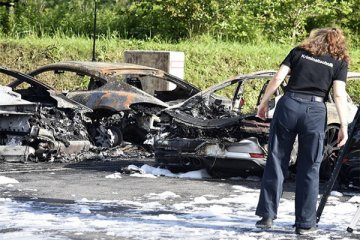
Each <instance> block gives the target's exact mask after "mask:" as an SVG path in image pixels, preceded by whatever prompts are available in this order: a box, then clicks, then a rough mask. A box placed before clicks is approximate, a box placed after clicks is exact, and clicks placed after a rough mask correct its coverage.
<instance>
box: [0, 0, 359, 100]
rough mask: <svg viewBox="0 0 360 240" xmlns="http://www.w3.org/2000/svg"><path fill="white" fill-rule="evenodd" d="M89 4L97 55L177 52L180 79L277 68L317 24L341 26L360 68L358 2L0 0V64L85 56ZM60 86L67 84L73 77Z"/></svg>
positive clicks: (207, 81)
mask: <svg viewBox="0 0 360 240" xmlns="http://www.w3.org/2000/svg"><path fill="white" fill-rule="evenodd" d="M95 3H96V6H97V41H96V60H97V61H110V62H122V61H123V53H124V51H125V50H167V51H183V52H184V53H185V58H186V59H185V79H186V80H187V81H189V82H191V83H192V84H194V85H196V86H198V87H199V88H201V89H204V88H206V87H209V86H211V85H213V84H215V83H218V82H221V81H223V80H225V79H227V78H229V77H231V76H234V75H237V74H241V73H249V72H252V71H258V70H266V69H276V68H277V67H278V65H279V64H280V62H281V61H282V59H283V58H284V57H285V56H286V54H287V53H288V51H289V50H290V49H291V48H292V47H294V46H295V45H296V44H297V43H298V42H299V41H300V40H301V39H302V38H303V37H304V36H306V35H308V33H309V31H310V30H311V29H313V28H316V27H323V26H340V27H341V28H342V29H343V30H344V32H345V34H346V36H347V38H348V40H349V50H350V54H351V57H352V62H351V65H350V71H360V49H359V46H360V37H359V36H360V29H359V24H358V19H359V18H360V15H359V14H360V0H347V1H343V0H304V1H298V0H272V1H270V0H259V1H247V0H222V1H220V0H93V1H87V0H64V1H53V0H26V1H25V0H0V19H1V22H0V51H1V53H2V54H0V61H1V65H2V66H5V67H8V68H12V69H16V70H19V71H24V72H27V71H29V70H31V69H34V68H36V67H38V66H41V65H43V64H47V63H53V62H57V61H63V60H91V59H92V40H91V37H92V31H93V13H94V9H95ZM8 81H9V79H1V80H0V83H1V84H5V83H7V82H8ZM59 84H60V85H58V86H55V87H56V88H58V89H59V90H72V89H75V88H76V87H77V86H76V84H78V83H74V82H70V81H69V82H62V83H59ZM51 85H53V84H51ZM254 89H257V87H256V86H254ZM253 92H254V93H253V94H254V97H255V96H256V95H257V93H255V91H253ZM348 92H349V93H350V95H351V96H352V98H353V99H354V100H355V101H356V102H358V103H360V81H352V82H350V83H349V84H348ZM250 95H251V94H250Z"/></svg>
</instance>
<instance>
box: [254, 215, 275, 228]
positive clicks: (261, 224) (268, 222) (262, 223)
mask: <svg viewBox="0 0 360 240" xmlns="http://www.w3.org/2000/svg"><path fill="white" fill-rule="evenodd" d="M272 225H273V219H272V218H265V217H263V218H262V219H261V220H259V221H257V222H256V224H255V226H256V227H257V228H263V229H267V228H271V227H272Z"/></svg>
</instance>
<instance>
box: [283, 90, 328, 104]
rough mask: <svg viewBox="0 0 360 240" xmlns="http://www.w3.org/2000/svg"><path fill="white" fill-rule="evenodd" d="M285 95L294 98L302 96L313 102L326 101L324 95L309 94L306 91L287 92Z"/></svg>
mask: <svg viewBox="0 0 360 240" xmlns="http://www.w3.org/2000/svg"><path fill="white" fill-rule="evenodd" d="M285 95H287V96H289V97H294V98H301V99H304V100H308V101H312V102H324V98H323V97H319V96H313V95H308V94H304V93H296V92H286V93H285Z"/></svg>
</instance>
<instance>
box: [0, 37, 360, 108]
mask: <svg viewBox="0 0 360 240" xmlns="http://www.w3.org/2000/svg"><path fill="white" fill-rule="evenodd" d="M292 47H293V46H291V45H282V44H274V43H268V42H264V43H260V44H256V45H255V44H243V43H237V42H223V41H216V40H214V39H212V38H210V37H207V36H204V37H200V38H197V39H193V40H185V41H182V42H179V43H167V42H158V41H156V40H152V41H142V40H122V39H117V38H101V39H99V40H97V42H96V58H97V61H112V62H122V61H123V53H124V51H125V50H168V51H183V52H184V53H185V79H186V80H187V81H189V82H191V83H192V84H194V85H195V86H198V87H199V88H201V89H204V88H206V87H209V86H211V85H213V84H215V83H218V82H221V81H224V80H225V79H227V78H229V77H232V76H235V75H238V74H241V73H249V72H252V71H258V70H267V69H277V68H278V66H279V64H280V63H281V61H282V60H283V58H285V56H286V54H287V53H288V52H289V50H290V49H291V48H292ZM0 50H1V54H0V61H1V65H2V66H3V67H8V68H11V69H16V70H19V71H23V72H27V71H29V70H31V69H34V68H37V67H39V66H41V65H44V64H47V63H53V62H58V61H63V60H91V58H92V40H91V39H89V38H84V37H63V36H57V37H45V38H37V37H26V38H18V39H8V38H4V37H0ZM350 54H351V57H352V62H351V65H350V71H360V49H359V48H356V49H350ZM6 81H7V80H4V79H1V80H0V83H1V84H4V83H6ZM67 86H69V87H70V88H76V86H71V84H70V85H69V84H67ZM348 92H349V94H350V95H351V96H352V97H353V99H355V100H356V101H357V102H360V97H359V95H360V94H359V93H360V81H351V82H350V83H349V84H348Z"/></svg>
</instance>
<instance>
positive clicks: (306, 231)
mask: <svg viewBox="0 0 360 240" xmlns="http://www.w3.org/2000/svg"><path fill="white" fill-rule="evenodd" d="M317 231H318V229H317V228H316V227H310V228H301V227H296V228H295V233H296V234H299V235H306V234H312V233H316V232H317Z"/></svg>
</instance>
